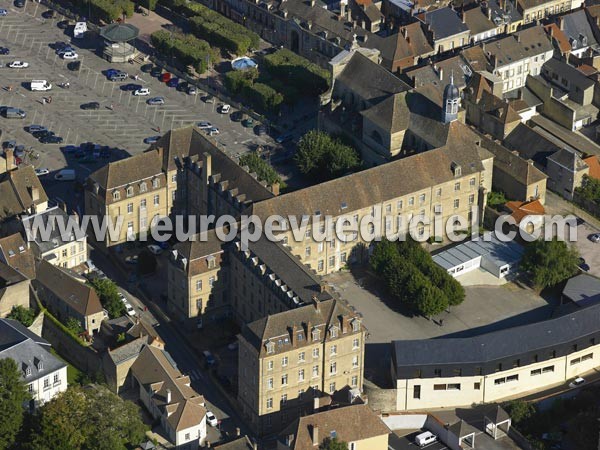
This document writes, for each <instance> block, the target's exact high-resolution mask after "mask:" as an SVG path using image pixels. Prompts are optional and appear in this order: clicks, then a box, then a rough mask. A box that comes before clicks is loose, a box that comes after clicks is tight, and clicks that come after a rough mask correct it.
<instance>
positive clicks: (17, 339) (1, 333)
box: [0, 319, 67, 383]
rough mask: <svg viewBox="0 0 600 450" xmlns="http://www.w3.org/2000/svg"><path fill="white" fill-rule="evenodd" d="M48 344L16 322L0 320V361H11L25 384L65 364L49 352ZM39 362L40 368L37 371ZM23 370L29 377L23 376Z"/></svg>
mask: <svg viewBox="0 0 600 450" xmlns="http://www.w3.org/2000/svg"><path fill="white" fill-rule="evenodd" d="M49 349H50V344H49V343H48V342H46V341H45V340H44V339H42V338H40V337H39V336H36V335H35V334H33V333H32V332H31V331H29V330H28V329H27V328H25V327H24V326H23V325H21V324H20V323H19V322H17V321H16V320H10V319H0V359H4V358H11V359H13V360H14V361H15V362H16V363H17V366H18V368H19V371H20V372H21V379H22V380H23V381H25V383H31V382H32V381H34V380H38V379H40V378H43V377H45V376H47V375H49V374H51V373H53V372H55V371H57V370H59V369H61V368H63V367H66V366H67V364H66V363H65V362H63V361H61V360H60V359H58V358H57V357H55V356H54V355H52V354H51V353H50V351H49ZM39 362H41V363H42V366H41V367H42V368H41V369H39V368H38V367H40V366H39ZM25 368H29V369H30V370H31V375H29V376H25Z"/></svg>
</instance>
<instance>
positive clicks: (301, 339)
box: [296, 332, 304, 341]
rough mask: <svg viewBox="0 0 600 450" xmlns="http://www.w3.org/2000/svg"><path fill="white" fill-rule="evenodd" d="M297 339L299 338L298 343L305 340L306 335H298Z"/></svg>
mask: <svg viewBox="0 0 600 450" xmlns="http://www.w3.org/2000/svg"><path fill="white" fill-rule="evenodd" d="M296 337H297V338H298V341H303V340H304V335H303V334H302V332H300V333H298V335H297V336H296Z"/></svg>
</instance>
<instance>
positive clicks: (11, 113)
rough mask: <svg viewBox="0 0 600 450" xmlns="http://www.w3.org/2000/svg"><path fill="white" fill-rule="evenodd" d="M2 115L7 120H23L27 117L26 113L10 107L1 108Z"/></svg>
mask: <svg viewBox="0 0 600 450" xmlns="http://www.w3.org/2000/svg"><path fill="white" fill-rule="evenodd" d="M1 112H2V115H3V116H4V117H6V118H7V119H24V118H25V117H27V113H26V112H25V111H23V110H22V109H20V108H14V107H12V106H7V107H5V108H2V111H1Z"/></svg>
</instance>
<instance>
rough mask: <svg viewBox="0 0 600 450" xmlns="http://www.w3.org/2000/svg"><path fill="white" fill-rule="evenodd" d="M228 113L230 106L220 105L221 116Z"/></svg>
mask: <svg viewBox="0 0 600 450" xmlns="http://www.w3.org/2000/svg"><path fill="white" fill-rule="evenodd" d="M229 111H231V105H228V104H227V103H224V104H222V105H221V110H220V112H221V114H229Z"/></svg>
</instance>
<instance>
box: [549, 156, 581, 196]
mask: <svg viewBox="0 0 600 450" xmlns="http://www.w3.org/2000/svg"><path fill="white" fill-rule="evenodd" d="M588 172H589V167H588V165H587V164H586V163H585V162H583V160H582V159H581V157H580V156H579V154H578V153H577V152H575V151H572V150H567V149H561V150H559V151H557V152H556V153H553V154H552V155H550V156H549V157H548V158H547V160H546V173H547V174H548V177H549V179H548V187H549V188H550V189H552V190H553V191H554V192H556V193H557V194H559V195H562V196H563V197H564V198H566V199H567V200H573V195H574V193H575V188H577V187H579V186H581V183H582V181H583V176H584V175H587V174H588Z"/></svg>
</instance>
